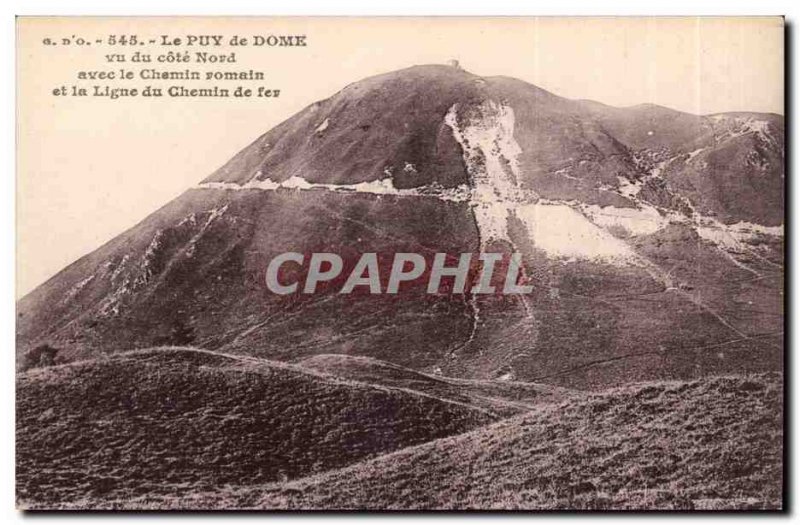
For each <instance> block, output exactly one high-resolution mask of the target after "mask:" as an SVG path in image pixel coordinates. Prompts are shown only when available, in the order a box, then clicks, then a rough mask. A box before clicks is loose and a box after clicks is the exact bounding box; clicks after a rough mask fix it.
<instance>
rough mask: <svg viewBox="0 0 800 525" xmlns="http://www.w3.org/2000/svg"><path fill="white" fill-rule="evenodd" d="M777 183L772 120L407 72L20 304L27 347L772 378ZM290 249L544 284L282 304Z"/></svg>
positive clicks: (779, 173)
mask: <svg viewBox="0 0 800 525" xmlns="http://www.w3.org/2000/svg"><path fill="white" fill-rule="evenodd" d="M783 187H784V123H783V117H781V116H779V115H774V114H757V113H725V114H718V115H707V116H696V115H690V114H686V113H681V112H678V111H674V110H671V109H668V108H664V107H659V106H653V105H640V106H634V107H630V108H615V107H609V106H606V105H603V104H600V103H596V102H590V101H578V100H569V99H565V98H562V97H559V96H557V95H554V94H552V93H548V92H547V91H544V90H542V89H540V88H538V87H536V86H533V85H530V84H527V83H525V82H522V81H520V80H516V79H512V78H506V77H488V78H483V77H479V76H476V75H473V74H471V73H469V72H466V71H464V70H461V69H459V68H457V67H450V66H417V67H412V68H409V69H404V70H401V71H396V72H392V73H388V74H384V75H379V76H376V77H371V78H367V79H365V80H362V81H359V82H356V83H354V84H351V85H349V86H347V87H345V88H344V89H343V90H342V91H340V92H339V93H337V94H335V95H334V96H332V97H331V98H329V99H326V100H323V101H320V102H317V103H314V104H312V105H311V106H309V107H307V108H305V109H304V110H302V111H301V112H299V113H298V114H296V115H295V116H293V117H291V118H290V119H288V120H287V121H285V122H283V123H282V124H280V125H278V126H276V127H275V128H273V129H272V130H270V131H268V132H267V133H265V134H264V135H262V136H261V137H259V138H258V139H256V140H255V142H253V143H252V144H251V145H249V146H248V147H246V148H245V149H244V150H242V151H241V152H240V153H238V154H237V155H236V156H234V157H233V158H232V159H231V160H230V161H229V162H228V163H227V164H225V165H224V166H223V167H221V168H220V169H218V170H217V171H215V172H213V173H212V174H211V175H210V176H209V177H208V178H206V179H205V180H204V181H202V183H200V184H199V185H198V186H196V187H194V188H191V189H189V190H187V191H186V192H185V193H184V194H183V195H181V196H180V197H178V198H177V199H175V200H174V201H172V202H170V203H169V204H167V205H166V206H164V207H163V208H161V209H160V210H158V211H156V212H155V213H153V214H152V215H150V216H149V217H147V218H146V219H144V220H143V221H142V222H140V223H139V224H137V225H136V226H134V227H133V228H131V229H130V230H128V231H126V232H125V233H123V234H121V235H119V236H118V237H116V238H115V239H113V240H111V241H110V242H108V243H106V244H105V245H103V246H102V247H100V248H98V249H97V250H96V251H94V252H92V253H90V254H88V255H86V256H84V257H83V258H81V259H79V260H78V261H76V262H75V263H73V264H71V265H70V266H68V267H67V268H65V269H64V270H62V271H61V272H59V273H58V274H57V275H55V276H54V277H53V278H51V279H50V280H49V281H47V282H46V283H44V284H43V285H41V286H40V287H38V288H37V289H36V290H34V291H33V292H31V293H30V294H28V295H27V296H25V297H24V298H23V299H21V300H20V301H19V303H18V305H17V307H18V319H17V337H18V339H17V340H18V343H17V345H18V348H17V352H18V355H21V354H23V353H24V352H26V351H27V350H28V349H30V348H33V347H35V346H37V345H40V344H43V343H47V344H50V345H51V346H54V347H56V348H59V349H60V352H61V354H62V355H64V356H66V357H68V358H70V359H78V358H90V357H97V356H99V355H102V354H105V353H116V352H121V351H125V350H131V349H136V348H147V347H151V346H154V345H163V344H179V345H185V344H191V345H193V346H196V347H200V348H205V349H208V350H215V351H221V352H225V353H227V354H243V355H252V356H257V357H264V358H269V359H272V360H278V361H300V360H303V359H308V358H310V357H312V356H315V355H320V354H350V355H353V356H364V357H369V358H375V359H380V360H382V361H387V362H391V363H395V364H397V365H400V366H403V367H407V368H411V369H415V370H420V371H424V372H427V373H441V374H444V375H448V376H460V377H467V378H503V379H516V380H526V381H538V382H545V383H554V384H560V385H563V386H570V387H580V388H600V387H603V386H610V385H618V384H622V383H627V382H631V381H638V380H648V379H669V378H691V377H696V376H700V375H705V374H712V373H726V372H760V371H768V370H777V369H780V368H781V362H782V344H783V310H782V304H783V296H782V288H783V215H784V208H783V202H784V195H783V191H784V190H783ZM290 251H291V252H300V253H305V254H309V253H312V252H333V253H337V254H339V255H341V256H342V257H343V258H344V259H345V264H346V267H347V265H350V267H352V265H353V264H354V263H355V261H356V260H357V259H358V257H359V256H360V254H361V253H364V252H376V253H378V254H379V257H381V258H382V260H383V258H386V257H389V256H390V255H393V254H394V253H397V252H417V253H421V254H430V255H432V254H433V253H436V252H446V253H448V254H452V255H457V254H459V253H466V252H470V253H477V252H504V253H508V252H518V253H521V254H522V255H523V263H524V274H525V276H526V278H527V279H528V281H529V282H530V284H532V285H533V286H534V290H533V292H532V293H531V294H528V295H524V296H501V295H485V296H483V295H481V296H479V295H471V294H465V295H460V294H449V293H446V292H445V291H444V290H443V291H442V292H441V293H439V294H432V295H428V294H425V290H424V287H422V288H421V289H418V288H419V287H413V286H410V287H408V288H407V289H405V290H403V289H401V293H400V294H398V295H396V296H390V295H383V294H381V295H369V294H368V293H354V294H352V295H342V294H338V293H337V291H338V290H337V288H336V286H335V284H336V283H333V284H332V285H331V286H329V287H327V288H323V289H322V290H320V291H319V292H318V293H315V294H308V295H304V294H292V295H286V296H279V295H275V294H273V293H271V292H270V291H269V290H267V288H266V286H265V284H264V275H265V271H266V266H267V264H268V263H269V261H270V260H272V258H273V257H274V256H276V255H278V254H280V253H284V252H290ZM381 278H382V280H383V282H384V283H385V280H386V279H387V278H388V275H382V276H381Z"/></svg>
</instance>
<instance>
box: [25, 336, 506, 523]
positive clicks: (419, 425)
mask: <svg viewBox="0 0 800 525" xmlns="http://www.w3.org/2000/svg"><path fill="white" fill-rule="evenodd" d="M17 379H18V381H17V495H18V500H19V502H20V505H22V506H24V507H28V508H56V507H60V506H62V505H65V504H69V503H71V502H76V501H79V500H87V501H90V503H87V508H92V507H95V506H97V505H100V504H101V503H100V502H102V501H106V500H109V499H115V498H122V499H127V498H136V497H138V496H144V495H163V496H168V495H175V494H182V493H186V492H189V493H195V492H203V491H210V490H215V489H217V488H220V487H224V486H227V485H241V484H253V485H255V484H259V483H267V482H273V481H285V480H290V479H295V478H298V477H301V476H305V475H309V474H313V473H317V472H323V471H327V470H330V469H334V468H338V467H342V466H345V465H348V464H351V463H354V462H357V461H359V460H361V459H365V458H369V457H373V456H376V455H378V454H382V453H385V452H389V451H392V450H397V449H400V448H402V447H404V446H409V445H414V444H419V443H424V442H426V441H430V440H431V439H436V438H439V437H444V436H449V435H453V434H456V433H460V432H464V431H466V430H470V429H472V428H476V427H478V426H481V425H484V424H487V423H490V422H492V421H494V420H496V418H494V417H493V416H491V415H490V414H489V413H487V412H485V411H482V410H480V409H477V408H473V407H471V406H468V405H463V404H457V403H454V402H448V401H443V400H439V399H436V398H434V397H431V396H426V395H421V394H419V393H414V392H410V391H401V390H398V389H389V388H383V387H376V386H371V385H367V384H363V383H357V382H353V381H343V380H337V379H334V378H332V377H325V376H322V375H319V374H316V373H313V372H306V371H303V369H301V368H298V367H294V366H291V365H284V364H280V363H274V362H270V361H264V360H259V359H253V358H236V357H230V356H225V355H221V354H216V353H212V352H204V351H198V350H192V349H179V348H171V349H160V350H149V351H138V352H131V353H125V354H119V355H116V356H114V357H111V358H109V359H104V360H96V361H84V362H79V363H73V364H69V365H64V366H59V367H50V368H46V369H35V370H31V371H29V372H27V373H24V374H20V375H19V376H18V378H17Z"/></svg>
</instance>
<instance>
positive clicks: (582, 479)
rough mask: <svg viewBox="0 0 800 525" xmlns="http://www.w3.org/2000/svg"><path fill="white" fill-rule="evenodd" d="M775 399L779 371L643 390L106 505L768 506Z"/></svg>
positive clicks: (777, 452)
mask: <svg viewBox="0 0 800 525" xmlns="http://www.w3.org/2000/svg"><path fill="white" fill-rule="evenodd" d="M781 400H782V397H781V377H780V376H779V375H777V374H769V375H753V376H748V377H720V378H709V379H703V380H696V381H692V382H667V383H653V384H642V385H636V386H631V387H625V388H620V389H615V390H610V391H607V392H604V393H600V394H591V395H588V396H587V397H586V398H585V399H583V400H576V399H573V400H570V401H566V402H564V403H562V404H560V405H546V406H543V407H542V408H540V409H537V410H536V411H534V412H531V413H528V414H525V415H522V416H517V417H514V418H511V419H507V420H504V421H501V422H498V423H496V424H493V425H490V426H487V427H484V428H481V429H477V430H474V431H472V432H468V433H466V434H462V435H459V436H454V437H448V438H444V439H440V440H437V441H434V442H431V443H426V444H423V445H418V446H415V447H410V448H407V449H404V450H402V451H398V452H395V453H392V454H388V455H386V456H382V457H380V458H377V459H373V460H370V461H366V462H363V463H359V464H357V465H353V466H350V467H347V468H344V469H341V470H337V471H333V472H329V473H326V474H322V475H318V476H311V477H309V478H305V479H302V480H297V481H294V482H290V483H286V484H268V485H264V486H258V487H249V488H242V489H238V490H221V491H215V492H213V493H211V492H209V493H202V494H192V495H183V496H177V497H167V498H140V499H139V500H136V501H129V502H121V501H117V502H106V505H109V506H120V507H126V506H127V507H133V508H137V507H138V508H180V507H186V508H215V507H216V508H237V507H238V508H326V509H347V508H350V509H352V508H358V509H431V508H459V509H466V508H484V509H486V508H497V509H519V508H528V509H602V508H614V509H643V508H644V509H659V508H661V509H663V508H673V509H693V508H694V509H709V508H712V509H731V508H736V509H741V508H777V507H780V505H781V476H782V466H781V462H782V458H781V454H782V448H781V447H782V401H781Z"/></svg>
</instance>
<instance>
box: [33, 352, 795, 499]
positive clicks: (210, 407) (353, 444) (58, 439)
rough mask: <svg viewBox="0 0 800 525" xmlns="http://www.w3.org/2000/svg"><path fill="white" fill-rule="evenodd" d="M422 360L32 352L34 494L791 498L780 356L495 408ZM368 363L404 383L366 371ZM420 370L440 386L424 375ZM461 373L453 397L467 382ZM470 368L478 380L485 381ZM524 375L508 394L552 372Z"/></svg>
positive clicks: (64, 496) (38, 496)
mask: <svg viewBox="0 0 800 525" xmlns="http://www.w3.org/2000/svg"><path fill="white" fill-rule="evenodd" d="M340 358H341V356H325V357H324V358H321V359H316V366H317V367H320V366H322V365H323V364H324V363H323V362H321V361H328V363H327V367H328V369H329V372H330V369H331V368H332V363H333V364H336V365H337V366H338V367H339V373H344V371H345V370H344V368H343V367H344V366H345V365H346V364H348V363H350V364H351V365H352V364H353V362H352V361H351V360H348V359H340ZM331 362H332V363H331ZM356 364H358V363H356ZM365 364H366V365H368V366H366V367H365V366H364V365H365ZM409 372H411V373H412V375H413V371H407V370H403V369H400V370H398V369H397V367H393V366H392V365H388V364H385V363H384V364H381V363H379V362H374V361H369V362H367V363H360V366H356V367H355V370H354V371H350V372H349V373H348V374H347V375H350V376H358V377H360V378H362V379H361V380H359V381H354V380H345V379H336V378H334V377H331V376H329V375H321V374H318V373H316V372H312V371H304V369H303V368H300V367H298V366H295V365H286V364H279V363H274V362H269V361H263V360H259V359H255V358H234V357H230V356H225V355H221V354H216V353H212V352H203V351H197V350H189V349H161V350H149V351H139V352H133V353H127V354H121V355H118V356H115V357H113V358H110V359H106V360H102V361H88V362H82V363H73V364H70V365H65V366H60V367H50V368H44V369H36V370H31V371H29V372H27V373H24V374H21V375H20V376H18V395H17V397H18V412H17V419H18V421H17V443H18V452H17V454H18V455H17V458H18V474H17V475H18V478H17V490H18V493H17V495H18V501H19V503H20V505H22V506H24V507H26V508H82V509H87V508H88V509H110V508H120V509H122V508H124V509H179V508H187V509H231V508H260V509H270V508H292V509H305V508H325V509H365V508H371V509H434V508H444V509H446V508H451V509H469V508H482V509H492V508H494V509H643V508H647V509H744V508H780V507H781V505H782V500H781V481H782V473H783V470H782V457H781V455H782V405H781V403H782V386H781V385H782V377H781V375H779V374H774V373H773V374H762V375H750V376H735V377H709V378H705V379H698V380H694V381H690V382H678V381H674V382H660V383H647V384H638V385H633V386H630V387H624V388H618V389H613V390H609V391H606V392H602V393H584V394H579V393H577V392H575V393H572V395H569V396H566V397H562V398H561V400H560V401H559V402H558V403H544V404H534V405H533V407H532V409H531V410H529V411H527V412H525V413H523V414H521V415H516V416H513V417H511V418H508V419H504V420H501V421H497V420H496V418H494V417H492V416H490V415H489V414H488V413H487V412H485V411H483V410H482V409H480V408H476V407H473V406H471V405H469V404H467V403H461V402H458V401H453V400H452V399H450V400H446V399H443V398H439V397H437V396H436V392H435V390H431V389H430V388H431V386H430V385H427V386H426V383H427V381H428V380H427V379H424V378H426V377H428V376H424V375H420V376H421V377H416V378H413V377H411V376H408V375H407V374H408V373H409ZM381 374H387V375H388V376H389V377H388V378H386V377H384V378H381V377H380V375H381ZM368 377H369V380H370V381H371V382H372V383H383V384H384V385H386V384H394V386H390V387H387V386H380V385H377V384H373V385H368V384H366V383H364V382H362V380H366V379H368ZM411 379H413V380H414V381H417V383H416V384H417V385H418V386H423V387H425V388H426V389H428V391H427V392H425V393H423V392H418V391H415V390H413V389H411V388H408V386H410V385H411V384H413V383H409V381H410V380H411ZM430 379H433V378H430ZM398 382H399V383H398ZM444 383H445V386H444V388H445V389H444V390H443V391H442V392H441V393H444V394H446V395H447V396H450V397H451V398H452V396H453V395H454V394H453V393H454V390H453V389H455V388H456V387H457V385H458V382H457V381H454V382H452V383H449V382H446V381H445V382H444ZM472 383H474V382H469V381H465V382H464V384H463V386H464V389H465V390H464V394H463V395H464V399H468V398H469V396H474V395H476V393H475V391H474V390H473V389H474V384H472ZM503 387H504V386H498V388H497V389H496V390H494V391H493V393H494V395H498V396H499V395H500V393H501V392H503V390H502V388H503ZM511 387H512V388H510V389H509V390H507V391H506V392H507V393H508V394H510V395H513V394H514V392H515V391H516V392H517V394H518V393H519V391H524V390H525V389H526V388H527V390H528V391H535V390H536V388H535V385H528V386H527V387H526V386H525V385H523V384H517V385H516V387H514V386H513V385H511ZM515 389H516V390H515ZM520 389H522V390H520Z"/></svg>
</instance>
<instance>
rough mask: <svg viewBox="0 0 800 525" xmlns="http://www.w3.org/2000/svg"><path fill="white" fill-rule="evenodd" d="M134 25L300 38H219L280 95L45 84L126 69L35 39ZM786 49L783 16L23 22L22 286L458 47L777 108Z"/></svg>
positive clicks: (541, 73) (617, 89)
mask: <svg viewBox="0 0 800 525" xmlns="http://www.w3.org/2000/svg"><path fill="white" fill-rule="evenodd" d="M131 33H138V34H140V35H146V36H153V37H157V36H159V35H161V34H172V35H177V36H183V35H187V34H197V33H203V34H221V35H225V37H226V40H227V39H228V38H229V37H230V36H232V35H234V34H241V35H245V36H247V35H251V36H252V35H267V34H270V33H272V34H306V35H308V47H305V48H282V49H281V48H266V47H247V48H238V49H232V48H223V50H224V51H227V52H230V51H233V50H235V51H236V52H237V54H238V64H235V65H231V66H223V67H224V68H225V69H227V70H233V71H236V70H246V69H254V70H259V71H263V72H264V73H265V76H266V79H265V80H264V81H263V82H247V83H243V84H244V85H246V86H247V87H258V86H259V85H265V86H266V87H270V88H279V89H281V90H282V93H281V96H280V97H279V98H277V99H263V98H262V99H259V98H250V99H176V98H167V97H164V98H162V99H145V98H141V97H140V98H134V99H118V100H114V101H111V100H107V99H98V98H91V97H86V98H79V97H74V98H72V97H64V98H62V97H54V96H52V95H51V92H52V90H53V89H54V88H55V87H58V86H61V85H71V84H73V83H76V82H77V81H76V80H75V74H76V72H77V71H78V70H81V69H95V70H115V69H118V68H119V67H128V68H133V67H134V66H135V65H134V64H130V63H129V64H118V65H110V64H107V63H106V62H105V60H104V58H103V57H104V55H105V54H106V53H108V52H109V49H108V48H103V49H101V48H99V47H95V48H92V47H88V48H87V47H83V48H76V47H72V48H66V47H48V46H44V45H42V40H43V38H45V37H62V36H70V35H84V34H85V35H88V36H91V37H99V36H103V35H107V34H131ZM120 49H121V51H124V50H122V48H120ZM143 49H144V48H143ZM151 51H152V52H154V53H161V52H164V51H165V50H163V49H161V50H157V49H154V48H151ZM193 51H194V50H193ZM783 58H784V57H783V20H782V19H781V18H736V19H730V18H729V19H719V18H660V19H656V18H648V19H645V18H571V19H565V18H399V19H398V18H379V19H363V18H327V19H325V18H306V19H302V18H288V19H287V18H284V19H276V18H272V19H269V18H239V19H236V18H227V19H208V18H184V19H174V18H158V19H144V18H138V19H119V18H117V19H104V18H91V19H89V18H87V19H77V18H72V19H47V18H37V19H24V18H23V19H18V77H17V78H18V163H17V165H18V174H17V297H21V296H22V295H25V294H26V293H27V292H29V291H30V290H32V289H33V288H34V287H36V286H37V285H39V284H41V283H42V282H44V281H45V280H46V279H48V278H49V277H51V276H52V275H54V274H55V273H56V272H58V271H59V270H60V269H62V268H63V267H64V266H66V265H67V264H69V263H70V262H72V261H74V260H76V259H77V258H79V257H80V256H82V255H84V254H86V253H88V252H90V251H92V250H93V249H95V248H97V247H98V246H100V245H101V244H102V243H104V242H105V241H107V240H109V239H111V238H113V237H114V236H115V235H117V234H119V233H121V232H123V231H124V230H126V229H127V228H129V227H131V226H133V225H134V224H135V223H136V222H138V221H139V220H141V219H143V218H144V217H146V216H147V215H148V214H149V213H151V212H153V211H155V210H156V209H157V208H159V207H160V206H162V205H163V204H165V203H167V202H168V201H169V200H170V199H172V198H174V197H176V196H177V195H179V194H180V193H182V192H183V191H184V190H186V189H187V188H189V187H190V186H192V185H194V184H196V183H197V182H199V181H200V180H201V179H203V178H205V177H206V176H207V175H208V174H210V173H211V172H212V171H214V170H215V169H216V168H218V167H219V166H220V165H222V164H223V163H224V162H225V161H227V160H228V159H229V158H230V157H231V156H233V155H234V154H235V153H236V152H238V151H239V150H240V149H241V148H243V147H244V146H246V145H247V144H249V143H250V142H252V141H253V140H254V139H255V138H256V137H257V136H259V135H260V134H262V133H264V132H265V131H267V130H269V129H270V128H272V127H273V126H275V125H276V124H278V123H280V122H281V121H283V120H285V119H286V118H288V117H290V116H291V115H293V114H294V113H296V112H297V111H299V110H301V109H302V108H304V107H305V106H307V105H308V104H310V103H312V102H314V101H316V100H320V99H323V98H327V97H329V96H331V95H332V94H333V93H335V92H336V91H338V90H339V89H341V88H342V87H344V86H345V85H347V84H349V83H351V82H354V81H357V80H360V79H362V78H364V77H367V76H371V75H375V74H379V73H384V72H387V71H392V70H395V69H400V68H404V67H408V66H412V65H415V64H428V63H434V64H444V63H446V62H447V61H448V60H450V59H458V60H459V61H460V63H461V65H462V67H463V68H464V69H466V70H468V71H470V72H472V73H475V74H478V75H482V76H492V75H505V76H512V77H517V78H520V79H522V80H525V81H527V82H530V83H533V84H536V85H537V86H539V87H541V88H543V89H546V90H548V91H551V92H553V93H555V94H557V95H560V96H563V97H567V98H586V99H592V100H596V101H599V102H604V103H606V104H610V105H615V106H630V105H634V104H639V103H645V102H649V103H655V104H660V105H664V106H668V107H671V108H675V109H679V110H683V111H688V112H691V113H697V114H706V113H717V112H724V111H740V110H741V111H763V112H774V113H780V114H783ZM149 65H150V66H152V67H154V68H158V69H171V70H181V69H184V68H185V65H168V66H167V65H163V64H149ZM223 67H219V68H218V69H223ZM194 68H195V69H199V70H201V71H204V70H205V69H207V66H196V67H194ZM88 83H89V84H91V83H92V82H88ZM97 83H102V82H100V81H98V82H97ZM137 83H139V84H140V83H141V82H137ZM171 84H174V82H165V83H161V84H160V85H161V86H162V87H165V86H168V85H171ZM202 84H203V83H194V84H193V86H195V87H200V86H201V85H202Z"/></svg>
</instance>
